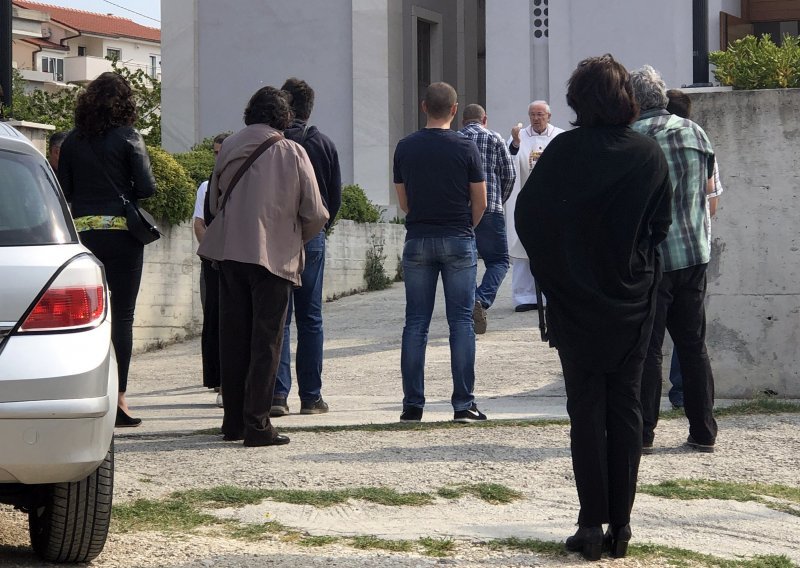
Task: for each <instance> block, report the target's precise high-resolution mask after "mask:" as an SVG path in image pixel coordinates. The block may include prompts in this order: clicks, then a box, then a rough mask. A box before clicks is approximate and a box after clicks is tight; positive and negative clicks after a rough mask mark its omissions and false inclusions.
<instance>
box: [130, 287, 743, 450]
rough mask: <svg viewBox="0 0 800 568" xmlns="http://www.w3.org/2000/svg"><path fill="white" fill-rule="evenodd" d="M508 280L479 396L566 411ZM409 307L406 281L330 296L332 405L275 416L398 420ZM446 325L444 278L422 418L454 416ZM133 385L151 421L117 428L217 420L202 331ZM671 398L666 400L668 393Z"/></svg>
mask: <svg viewBox="0 0 800 568" xmlns="http://www.w3.org/2000/svg"><path fill="white" fill-rule="evenodd" d="M509 280H510V278H509V279H506V282H505V283H504V284H503V286H502V288H501V291H500V294H499V295H498V298H497V301H496V303H495V305H494V306H493V307H492V308H491V309H490V310H489V312H488V314H489V331H488V333H486V334H485V335H479V336H477V337H478V340H477V354H476V385H475V394H476V399H477V402H478V405H479V407H480V409H481V410H482V411H483V412H485V413H486V414H487V415H488V416H489V418H490V419H491V418H494V419H521V418H555V417H557V418H566V416H567V414H566V403H565V401H566V399H565V394H564V387H563V379H562V376H561V367H560V364H559V362H558V356H557V354H556V352H555V350H553V349H550V348H549V347H548V346H547V345H546V344H545V343H542V342H541V341H540V339H539V330H538V327H537V326H538V315H537V313H536V312H535V311H534V312H525V313H515V312H514V311H513V309H512V307H511V299H510V282H509ZM404 306H405V296H404V291H403V286H402V284H395V285H394V286H393V287H392V288H390V289H388V290H384V291H381V292H371V293H365V294H358V295H355V296H350V297H346V298H342V299H340V300H337V301H335V302H329V303H326V304H324V318H325V354H324V370H323V397H324V398H325V400H326V401H328V403H329V404H330V408H331V410H330V412H329V413H327V414H324V415H315V416H308V415H300V414H299V410H300V401H299V399H298V398H297V394H296V392H295V391H293V392H292V393H290V397H289V406H290V412H291V414H290V415H289V416H286V417H283V418H279V419H277V420H276V424H277V425H279V426H280V425H286V426H300V425H303V426H305V425H342V424H368V423H389V422H396V421H397V420H398V418H399V416H400V411H401V407H402V398H403V393H402V387H401V382H400V381H401V378H400V339H401V334H402V329H403V319H404ZM293 331H294V330H293ZM447 333H448V332H447V323H446V318H445V314H444V296H443V294H442V291H441V286H440V288H439V297H438V298H437V304H436V308H435V311H434V315H433V321H432V324H431V329H430V336H429V342H428V352H427V363H426V396H427V401H426V406H425V415H424V420H425V421H438V420H450V419H451V418H452V407H451V406H450V393H451V390H452V383H451V382H450V381H451V380H450V377H451V374H450V369H449V357H450V355H449V345H448V339H447V338H448V335H447ZM292 352H293V353H294V347H293V351H292ZM128 384H129V393H128V400H129V404H130V406H131V408H133V409H134V412H133V413H134V414H135V415H136V416H139V417H141V418H142V419H143V420H144V423H143V426H142V427H141V428H138V429H136V430H135V431H125V430H119V431H118V435H121V436H125V435H126V433H127V432H131V433H135V434H137V435H141V434H142V433H145V432H146V433H153V434H155V433H159V432H190V431H196V430H200V429H207V428H213V427H218V426H219V425H220V422H221V417H222V410H221V409H217V408H216V407H215V405H214V402H215V397H216V395H215V394H214V393H213V392H211V391H209V390H207V389H205V388H203V387H202V386H201V385H202V374H201V361H200V341H199V339H194V340H191V341H187V342H185V343H181V344H176V345H172V346H169V347H167V348H166V349H163V350H160V351H152V352H149V353H144V354H140V355H137V356H135V357H134V361H133V365H132V368H131V377H130V379H129V383H128ZM726 402H727V401H721V403H722V404H726ZM664 404H665V407H666V406H668V403H667V401H666V400H665V401H664Z"/></svg>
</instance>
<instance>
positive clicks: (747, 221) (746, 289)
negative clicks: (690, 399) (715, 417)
mask: <svg viewBox="0 0 800 568" xmlns="http://www.w3.org/2000/svg"><path fill="white" fill-rule="evenodd" d="M691 96H692V103H693V109H692V115H693V119H694V120H695V121H696V122H697V123H698V124H700V125H701V126H702V127H703V128H704V129H705V130H706V132H707V133H708V136H709V138H710V139H711V143H712V144H713V146H714V150H715V152H716V155H717V160H718V163H719V167H720V173H721V176H722V183H723V186H724V188H725V192H724V193H723V195H722V196H721V198H720V201H719V208H718V210H717V218H716V219H715V220H714V221H713V222H712V228H711V236H712V251H711V255H712V259H711V262H710V264H709V269H708V299H707V306H708V307H707V312H706V315H707V334H708V339H707V345H708V351H709V354H710V356H711V362H712V367H713V369H714V374H715V378H716V386H717V396H720V397H738V396H751V395H754V394H757V393H761V392H764V391H774V392H777V393H778V394H780V395H781V396H788V397H800V230H799V229H798V226H799V225H800V223H799V221H800V198H799V197H798V195H800V89H776V90H763V91H731V92H725V93H698V94H692V95H691Z"/></svg>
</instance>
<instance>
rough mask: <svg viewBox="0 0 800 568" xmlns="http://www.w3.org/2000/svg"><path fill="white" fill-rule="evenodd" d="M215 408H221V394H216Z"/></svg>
mask: <svg viewBox="0 0 800 568" xmlns="http://www.w3.org/2000/svg"><path fill="white" fill-rule="evenodd" d="M217 406H219V407H220V408H222V407H223V404H222V393H218V394H217Z"/></svg>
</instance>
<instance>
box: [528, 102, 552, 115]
mask: <svg viewBox="0 0 800 568" xmlns="http://www.w3.org/2000/svg"><path fill="white" fill-rule="evenodd" d="M533 105H544V108H545V109H547V114H553V113H552V112H550V105H549V104H548V102H547V101H533V102H532V103H531V104H529V105H528V112H530V110H531V107H532V106H533Z"/></svg>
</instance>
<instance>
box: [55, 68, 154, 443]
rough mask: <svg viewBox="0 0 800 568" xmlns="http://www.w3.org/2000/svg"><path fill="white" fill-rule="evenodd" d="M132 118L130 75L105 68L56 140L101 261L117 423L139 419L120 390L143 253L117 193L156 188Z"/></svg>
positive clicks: (79, 216)
mask: <svg viewBox="0 0 800 568" xmlns="http://www.w3.org/2000/svg"><path fill="white" fill-rule="evenodd" d="M135 120H136V104H135V101H134V98H133V91H132V90H131V87H130V85H129V84H128V82H127V81H126V80H125V79H124V78H122V77H121V76H120V75H118V74H116V73H111V72H107V73H103V74H102V75H100V76H99V77H98V78H97V79H95V80H94V81H92V82H91V83H89V86H88V87H87V88H86V91H84V92H83V93H81V94H80V95H79V96H78V104H77V106H76V108H75V129H74V130H72V131H71V132H70V133H69V135H68V136H67V138H66V140H64V142H63V144H62V145H61V156H60V159H59V164H58V180H59V182H60V183H61V187H62V189H63V190H64V195H65V196H66V198H67V200H68V201H69V202H70V207H71V210H72V217H73V218H74V220H75V227H76V228H77V229H78V232H79V233H80V238H81V242H82V243H83V244H84V245H85V246H86V247H87V248H88V249H89V250H91V251H92V252H93V253H94V255H95V256H96V257H97V258H99V259H100V261H102V263H103V265H104V266H105V271H106V279H107V280H108V288H109V291H110V293H111V341H112V343H113V344H114V351H115V352H116V357H117V371H118V376H119V394H118V399H117V420H116V425H117V426H119V427H124V426H128V427H130V426H138V425H139V424H141V422H142V421H141V419H139V418H131V416H130V413H129V410H128V404H127V402H126V401H125V391H126V390H127V384H128V368H129V367H130V362H131V351H132V349H133V313H134V309H135V308H136V296H137V295H138V294H139V284H140V282H141V279H142V263H143V256H144V255H143V253H144V245H143V244H142V243H141V242H140V241H138V240H137V239H136V238H134V237H133V236H132V235H131V234H130V233H129V232H128V230H127V224H126V221H125V206H124V203H123V200H122V197H121V196H120V193H122V194H123V195H124V196H125V198H126V199H128V200H130V201H134V202H135V201H137V200H139V199H144V198H146V197H150V196H151V195H153V193H155V190H156V184H155V179H154V178H153V173H152V171H151V170H150V158H149V156H148V154H147V149H146V148H145V144H144V140H143V139H142V137H141V135H140V134H139V133H138V132H136V130H134V128H133V123H134V122H135Z"/></svg>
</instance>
